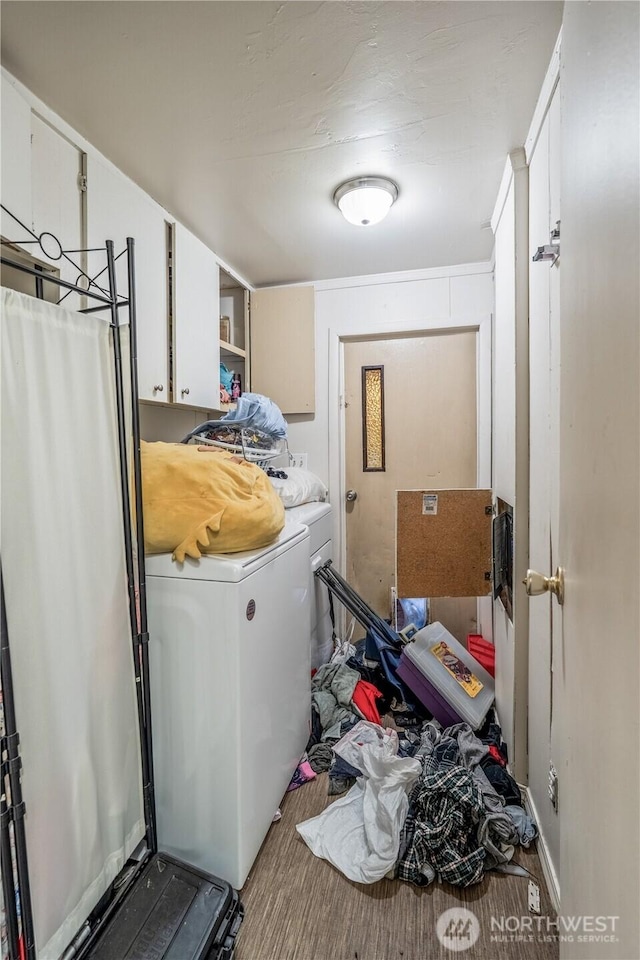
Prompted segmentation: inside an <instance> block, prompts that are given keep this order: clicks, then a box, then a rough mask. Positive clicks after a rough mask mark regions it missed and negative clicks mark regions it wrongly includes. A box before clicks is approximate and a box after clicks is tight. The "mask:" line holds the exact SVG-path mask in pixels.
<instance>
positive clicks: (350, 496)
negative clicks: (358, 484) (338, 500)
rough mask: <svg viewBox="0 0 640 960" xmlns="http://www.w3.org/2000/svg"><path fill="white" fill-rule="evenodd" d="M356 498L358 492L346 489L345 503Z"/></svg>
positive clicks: (351, 501)
mask: <svg viewBox="0 0 640 960" xmlns="http://www.w3.org/2000/svg"><path fill="white" fill-rule="evenodd" d="M357 499H358V494H357V492H356V491H355V490H347V494H346V500H347V503H353V501H354V500H357Z"/></svg>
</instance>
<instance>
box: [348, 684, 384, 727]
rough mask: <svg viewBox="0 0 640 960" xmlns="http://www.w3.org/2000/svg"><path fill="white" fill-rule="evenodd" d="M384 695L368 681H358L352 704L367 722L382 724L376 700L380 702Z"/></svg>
mask: <svg viewBox="0 0 640 960" xmlns="http://www.w3.org/2000/svg"><path fill="white" fill-rule="evenodd" d="M381 697H382V694H381V693H380V691H379V690H378V688H377V687H374V685H373V684H372V683H369V681H368V680H358V682H357V683H356V686H355V690H354V691H353V697H352V703H353V705H354V706H355V707H357V708H358V710H359V711H360V713H361V714H362V716H363V717H364V718H365V720H370V721H371V723H379V724H382V721H381V719H380V714H379V713H378V708H377V707H376V700H379V699H380V698H381Z"/></svg>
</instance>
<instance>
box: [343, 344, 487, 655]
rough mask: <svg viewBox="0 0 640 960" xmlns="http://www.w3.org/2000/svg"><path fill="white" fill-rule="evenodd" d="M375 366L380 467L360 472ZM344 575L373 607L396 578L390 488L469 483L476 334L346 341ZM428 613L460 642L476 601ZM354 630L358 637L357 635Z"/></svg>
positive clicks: (472, 623)
mask: <svg viewBox="0 0 640 960" xmlns="http://www.w3.org/2000/svg"><path fill="white" fill-rule="evenodd" d="M380 364H381V365H383V366H384V371H383V376H384V447H385V469H384V471H375V472H369V471H366V470H364V469H363V427H362V416H363V405H362V367H364V366H376V365H380ZM344 381H345V390H344V397H345V404H346V409H345V478H346V489H347V490H353V491H355V493H356V495H357V499H355V500H353V501H350V502H347V503H345V504H343V505H342V506H343V508H344V509H346V524H345V528H346V553H347V558H346V559H347V562H346V578H347V580H348V582H349V583H350V584H351V586H353V587H354V589H355V590H357V592H358V593H359V594H361V596H363V597H364V599H365V600H366V601H367V602H368V603H369V604H370V605H371V606H372V607H373V608H374V609H375V610H376V612H377V613H379V614H380V615H381V616H384V617H387V616H389V614H390V595H391V587H392V586H394V583H395V523H396V516H395V513H396V508H395V502H396V491H397V490H410V489H447V488H452V487H475V486H476V477H477V467H476V462H477V411H476V334H475V332H472V331H469V332H452V333H442V332H438V333H433V334H425V335H422V336H409V337H402V338H384V339H370V340H355V341H346V342H345V343H344ZM431 610H432V617H431V618H432V619H435V620H440V621H441V622H442V623H444V624H445V626H446V627H447V629H449V630H450V631H451V632H452V633H453V634H454V635H455V636H457V637H459V638H460V639H464V638H465V637H466V634H467V633H470V632H474V631H475V629H476V623H477V620H476V617H477V612H476V601H475V598H473V599H468V598H461V599H457V598H456V599H451V600H434V601H433V602H432V608H431ZM359 635H361V632H358V633H356V636H359Z"/></svg>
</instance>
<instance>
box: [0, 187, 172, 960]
mask: <svg viewBox="0 0 640 960" xmlns="http://www.w3.org/2000/svg"><path fill="white" fill-rule="evenodd" d="M0 208H1V209H2V210H3V211H4V212H5V214H7V215H8V216H9V217H10V218H11V221H12V222H13V223H14V224H16V228H18V227H19V228H20V230H21V231H22V232H23V235H24V239H23V236H21V237H20V239H18V240H15V241H10V240H3V241H2V247H3V251H2V256H1V257H0V261H1V263H2V264H3V265H4V266H8V267H12V268H13V269H15V270H18V271H20V272H22V273H25V274H29V275H31V276H32V277H34V281H35V291H36V296H37V297H40V298H43V297H44V284H45V283H48V284H53V285H54V286H55V287H58V288H59V290H60V289H62V290H64V291H66V292H65V293H64V294H62V296H61V297H60V298H59V300H58V303H59V304H60V303H62V301H63V300H65V299H66V297H68V296H69V295H70V294H71V293H77V294H78V295H79V296H81V297H86V298H89V299H90V300H93V301H96V303H95V304H94V305H92V306H89V307H84V308H82V309H80V310H78V311H77V312H79V313H84V314H93V313H98V312H104V311H109V313H110V324H111V332H112V338H113V348H114V349H113V353H114V381H115V388H116V389H115V395H116V408H117V409H116V413H117V422H118V449H119V457H120V492H121V500H122V520H123V533H124V544H125V558H126V572H127V589H128V599H129V620H130V625H131V637H132V644H133V662H134V671H135V679H136V684H135V686H136V694H137V708H138V722H139V726H140V746H141V754H142V779H143V798H144V814H145V824H146V838H145V839H146V846H147V851H148V854H149V855H151V854H154V853H156V851H157V841H156V817H155V804H154V792H153V752H152V735H151V701H150V689H149V658H148V640H149V633H148V624H147V598H146V583H145V573H144V526H143V516H142V485H141V467H140V423H139V415H138V374H137V337H136V302H135V264H134V241H133V239H132V238H131V237H129V238H127V241H126V247H125V249H124V250H122V251H121V252H120V253H119V254H117V255H116V254H115V252H114V244H113V241H111V240H107V241H106V242H105V246H104V247H96V248H90V249H87V250H64V249H63V248H62V245H61V243H60V242H59V240H58V239H57V237H55V236H54V235H53V234H51V233H48V232H46V233H41V234H39V235H37V234H35V233H34V232H33V231H32V230H30V229H29V227H28V226H26V224H24V223H22V222H21V221H20V220H19V219H18V217H16V216H15V215H14V214H12V213H11V211H10V210H8V209H7V207H5V206H4V205H3V204H0ZM17 244H20V246H21V247H25V246H28V245H33V246H34V247H39V249H40V250H41V251H42V253H43V254H44V256H45V257H47V258H48V259H49V260H55V261H60V262H61V263H63V264H65V265H67V266H71V267H73V268H74V270H76V271H77V280H76V283H70V282H69V281H66V280H63V279H62V278H61V277H59V276H57V275H56V274H50V273H47V272H45V271H43V270H42V268H38V266H35V267H34V266H29V265H26V264H25V263H24V262H22V261H21V260H20V259H19V258H16V256H15V252H14V256H11V252H12V251H15V250H16V245H17ZM5 248H6V249H7V251H8V252H7V253H5ZM83 253H104V256H105V266H104V267H103V268H102V269H101V270H100V272H99V273H97V274H96V275H94V276H89V274H88V273H87V272H86V271H85V270H84V269H83V268H82V267H81V266H80V265H79V264H78V263H76V262H75V260H73V259H72V258H71V256H70V254H83ZM121 257H124V258H125V259H126V264H127V279H128V290H127V296H126V297H123V296H121V295H119V294H118V290H117V281H116V263H117V261H118V260H119V259H120V258H121ZM105 275H106V279H104V276H105ZM122 309H126V310H128V319H129V337H130V362H129V371H128V373H129V378H130V383H129V385H130V393H131V409H130V415H131V433H132V439H133V449H132V464H131V473H130V468H129V457H128V453H127V425H126V420H127V412H126V401H125V389H126V388H125V370H124V364H123V359H122V341H121V329H120V328H121V323H120V319H119V311H120V310H122ZM130 476H132V477H133V490H134V500H135V521H134V520H132V517H133V515H134V514H133V512H132V509H131V508H132V504H131V497H130V492H129V491H130V486H129V477H130ZM134 530H135V540H136V554H135V556H134V549H133V542H134ZM0 586H2V581H1V579H0ZM136 591H137V596H136ZM0 599H1V604H2V639H1V661H0V666H1V674H0V676H1V684H2V693H3V705H4V716H5V734H4V737H3V738H2V744H1V748H2V749H1V762H2V784H1V787H2V790H1V791H0V854H1V857H0V860H1V871H2V880H3V887H4V891H5V900H6V903H5V911H6V915H7V931H8V934H9V956H10V958H11V960H19V958H20V956H24V957H26V960H35V957H36V952H35V942H34V931H33V915H32V910H31V898H30V888H29V871H28V863H27V850H26V841H25V829H24V816H25V804H24V802H23V800H22V791H21V782H20V768H21V759H20V753H19V742H20V741H19V733H18V730H17V728H16V714H15V701H14V693H13V683H12V675H11V653H10V646H9V628H8V623H7V611H6V604H5V595H4V589H3V588H2V589H1V590H0ZM5 787H8V789H5ZM12 834H13V840H14V842H15V870H14V864H13V858H12V856H11V835H12ZM144 862H145V861H140V862H139V863H138V864H137V865H133V866H131V865H129V867H128V869H126V870H125V873H124V876H121V877H120V878H118V879H117V880H116V881H115V882H114V885H113V887H112V890H111V891H109V893H108V895H107V896H106V897H105V898H103V902H101V904H100V905H99V906H100V907H101V909H100V911H99V912H98V911H97V910H96V911H94V913H93V914H92V916H91V917H90V918H89V919H88V920H87V923H86V924H85V925H84V927H83V928H82V930H81V931H79V935H78V937H77V938H76V941H75V945H74V946H73V947H72V948H71V951H70V950H67V953H66V954H65V956H67V955H69V956H80V948H81V945H82V946H84V947H86V946H87V945H88V944H90V942H93V941H94V940H95V938H96V937H97V935H98V933H99V931H100V930H101V929H102V928H103V926H104V924H105V923H106V922H107V921H108V920H109V919H110V917H111V916H112V914H113V912H114V911H115V909H116V908H117V906H118V904H119V903H120V902H121V901H122V899H123V897H124V895H125V894H126V892H127V890H128V888H129V886H130V885H131V884H132V883H133V882H134V880H135V878H136V876H137V875H138V874H139V873H140V870H141V869H142V866H143V863H144ZM14 887H15V889H16V891H17V897H18V902H19V905H20V916H19V917H18V916H17V911H16V902H15V899H13V898H12V897H11V892H12V890H13V888H14Z"/></svg>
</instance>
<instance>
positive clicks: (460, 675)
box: [431, 640, 484, 697]
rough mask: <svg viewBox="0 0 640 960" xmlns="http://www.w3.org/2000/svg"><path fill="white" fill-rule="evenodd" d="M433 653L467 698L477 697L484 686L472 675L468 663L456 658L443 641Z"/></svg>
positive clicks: (437, 644)
mask: <svg viewBox="0 0 640 960" xmlns="http://www.w3.org/2000/svg"><path fill="white" fill-rule="evenodd" d="M431 653H432V654H433V655H434V657H437V659H438V660H439V661H440V663H441V664H442V666H443V667H444V668H445V670H446V671H447V672H448V673H450V674H451V676H452V677H453V679H454V680H455V681H456V682H457V683H459V684H460V686H461V687H462V688H463V690H464V691H465V693H466V694H467V696H469V697H477V696H478V694H479V693H480V691H481V690H482V688H483V686H484V684H483V683H482V682H481V681H480V680H478V678H477V677H476V676H474V675H473V673H471V670H469V667H468V666H467V665H466V663H463V662H462V660H461V659H460V657H456V655H455V653H454V652H453V650H452V649H451V647H449V646H447V644H446V643H445V642H444V641H443V640H441V641H440V643H436V645H435V646H434V647H432V648H431Z"/></svg>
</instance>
